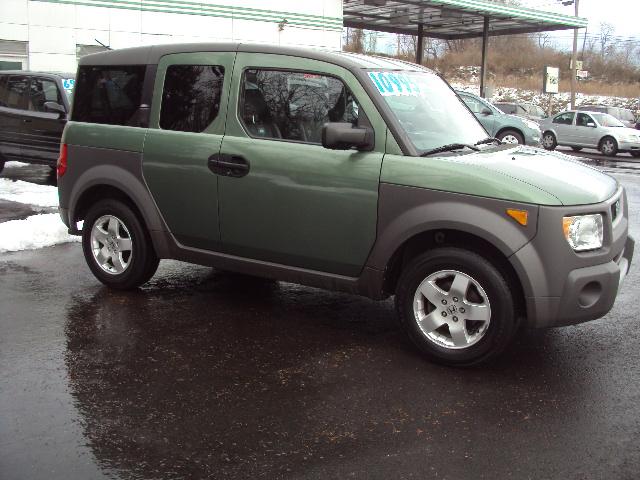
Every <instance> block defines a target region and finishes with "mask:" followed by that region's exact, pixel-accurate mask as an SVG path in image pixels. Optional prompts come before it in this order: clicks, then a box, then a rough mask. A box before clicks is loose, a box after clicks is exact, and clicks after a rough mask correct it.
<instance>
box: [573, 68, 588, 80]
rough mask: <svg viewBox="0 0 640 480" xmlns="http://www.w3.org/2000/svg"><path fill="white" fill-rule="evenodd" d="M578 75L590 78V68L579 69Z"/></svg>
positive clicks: (578, 76)
mask: <svg viewBox="0 0 640 480" xmlns="http://www.w3.org/2000/svg"><path fill="white" fill-rule="evenodd" d="M576 77H577V78H589V71H588V70H578V71H577V72H576Z"/></svg>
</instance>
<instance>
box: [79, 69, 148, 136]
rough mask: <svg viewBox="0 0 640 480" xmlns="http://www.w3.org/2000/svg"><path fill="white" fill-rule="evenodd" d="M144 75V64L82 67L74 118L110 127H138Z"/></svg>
mask: <svg viewBox="0 0 640 480" xmlns="http://www.w3.org/2000/svg"><path fill="white" fill-rule="evenodd" d="M144 73H145V66H144V65H123V66H84V67H80V69H79V71H78V78H77V79H76V85H75V93H74V102H73V114H72V119H73V120H74V121H76V122H87V123H103V124H107V125H131V126H136V125H138V110H139V108H140V99H141V98H142V84H143V82H144Z"/></svg>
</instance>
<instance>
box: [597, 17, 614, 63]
mask: <svg viewBox="0 0 640 480" xmlns="http://www.w3.org/2000/svg"><path fill="white" fill-rule="evenodd" d="M614 32H615V29H614V27H613V25H611V24H610V23H606V22H602V23H601V24H600V36H599V41H600V56H601V57H602V58H604V56H605V54H606V53H609V50H610V47H611V45H610V42H611V39H612V37H613V34H614Z"/></svg>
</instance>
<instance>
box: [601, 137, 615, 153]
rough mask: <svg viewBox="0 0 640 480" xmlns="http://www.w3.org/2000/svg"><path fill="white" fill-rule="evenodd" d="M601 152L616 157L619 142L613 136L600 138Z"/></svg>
mask: <svg viewBox="0 0 640 480" xmlns="http://www.w3.org/2000/svg"><path fill="white" fill-rule="evenodd" d="M600 153H602V154H603V155H606V156H607V157H615V156H616V154H617V153H618V142H616V139H615V138H613V137H604V138H603V139H602V140H600Z"/></svg>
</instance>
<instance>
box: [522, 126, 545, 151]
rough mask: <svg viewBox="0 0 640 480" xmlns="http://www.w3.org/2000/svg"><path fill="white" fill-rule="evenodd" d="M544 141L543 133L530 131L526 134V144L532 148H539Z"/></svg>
mask: <svg viewBox="0 0 640 480" xmlns="http://www.w3.org/2000/svg"><path fill="white" fill-rule="evenodd" d="M541 141H542V132H541V131H540V130H529V131H527V132H525V135H524V143H525V144H526V145H529V146H531V147H539V146H540V142H541Z"/></svg>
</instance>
